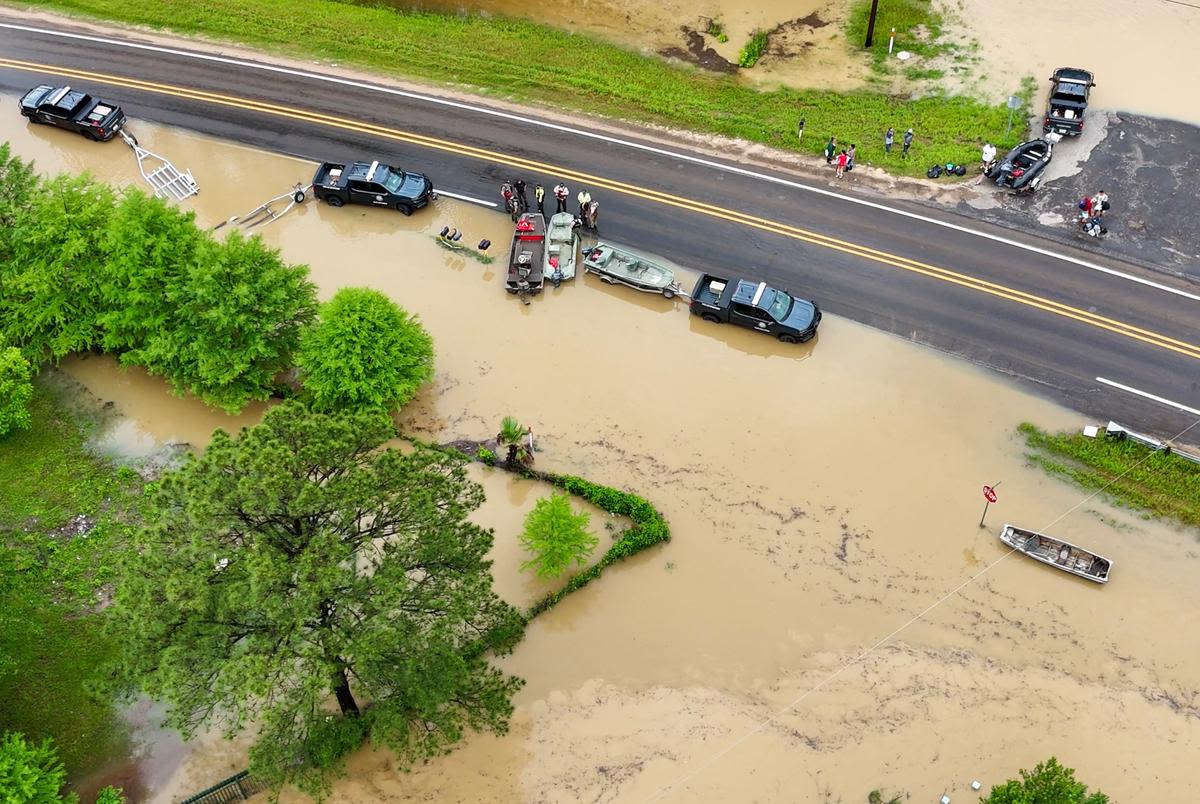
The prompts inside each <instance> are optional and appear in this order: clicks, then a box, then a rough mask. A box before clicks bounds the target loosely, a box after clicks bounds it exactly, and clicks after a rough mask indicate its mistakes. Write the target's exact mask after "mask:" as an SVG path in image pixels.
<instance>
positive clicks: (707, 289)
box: [692, 274, 730, 305]
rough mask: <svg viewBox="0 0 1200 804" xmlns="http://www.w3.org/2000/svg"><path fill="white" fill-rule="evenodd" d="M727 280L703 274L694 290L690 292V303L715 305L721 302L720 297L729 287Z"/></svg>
mask: <svg viewBox="0 0 1200 804" xmlns="http://www.w3.org/2000/svg"><path fill="white" fill-rule="evenodd" d="M729 281H730V280H728V279H722V278H721V277H719V276H713V275H712V274H704V275H703V276H701V277H700V280H699V281H698V282H697V283H696V288H695V290H693V291H692V301H695V302H699V303H700V304H711V305H715V304H718V303H719V302H720V301H721V296H723V295H724V294H725V291H726V290H727V289H728V287H729Z"/></svg>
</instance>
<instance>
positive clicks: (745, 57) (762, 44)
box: [738, 31, 767, 67]
mask: <svg viewBox="0 0 1200 804" xmlns="http://www.w3.org/2000/svg"><path fill="white" fill-rule="evenodd" d="M766 52H767V32H766V31H755V32H754V34H753V35H752V36H751V37H750V41H749V42H747V43H746V45H745V47H743V48H742V52H741V53H739V54H738V66H739V67H753V66H754V65H756V64H758V60H759V59H761V58H762V56H763V54H764V53H766Z"/></svg>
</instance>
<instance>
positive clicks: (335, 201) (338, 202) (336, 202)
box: [325, 195, 346, 207]
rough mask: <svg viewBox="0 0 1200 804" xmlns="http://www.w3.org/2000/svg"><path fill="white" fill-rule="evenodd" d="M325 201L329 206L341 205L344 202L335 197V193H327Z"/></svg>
mask: <svg viewBox="0 0 1200 804" xmlns="http://www.w3.org/2000/svg"><path fill="white" fill-rule="evenodd" d="M325 203H326V204H328V205H329V206H331V207H340V206H342V204H345V203H346V202H345V201H343V200H342V199H341V198H339V197H337V196H336V195H327V196H325Z"/></svg>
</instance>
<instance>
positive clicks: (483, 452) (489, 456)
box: [475, 447, 496, 466]
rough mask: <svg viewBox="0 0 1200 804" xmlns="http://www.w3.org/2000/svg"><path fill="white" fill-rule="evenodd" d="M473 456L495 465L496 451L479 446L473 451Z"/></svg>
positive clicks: (489, 464)
mask: <svg viewBox="0 0 1200 804" xmlns="http://www.w3.org/2000/svg"><path fill="white" fill-rule="evenodd" d="M475 457H476V458H478V459H479V460H481V461H483V462H484V463H486V464H487V465H488V466H495V465H496V453H494V452H492V451H491V450H490V449H488V448H487V447H480V448H479V450H478V451H477V452H476V453H475Z"/></svg>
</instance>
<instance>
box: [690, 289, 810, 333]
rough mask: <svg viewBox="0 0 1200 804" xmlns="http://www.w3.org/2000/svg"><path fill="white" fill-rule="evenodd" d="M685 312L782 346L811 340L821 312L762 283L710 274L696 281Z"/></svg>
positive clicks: (808, 303)
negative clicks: (772, 339) (775, 340)
mask: <svg viewBox="0 0 1200 804" xmlns="http://www.w3.org/2000/svg"><path fill="white" fill-rule="evenodd" d="M689 308H690V309H691V311H692V313H693V314H694V315H698V316H700V317H701V318H703V319H704V320H705V321H712V322H713V323H722V322H726V321H728V322H729V323H731V324H738V325H739V326H743V327H746V328H747V329H753V330H757V331H758V332H765V333H767V334H769V335H774V336H775V337H776V338H778V339H779V340H781V341H783V342H784V343H802V342H804V341H807V340H811V339H812V337H813V336H814V335H816V334H817V326H818V325H819V324H820V323H821V309H820V308H819V307H817V305H816V303H814V302H811V301H806V300H805V299H797V298H795V297H794V296H792V295H791V294H789V293H785V292H784V291H782V290H776V289H775V288H772V287H768V286H767V283H766V282H751V281H750V280H748V279H723V278H721V277H719V276H713V275H712V274H704V275H703V276H701V277H700V281H698V282H697V283H696V287H695V289H694V290H693V291H692V301H691V304H690V305H689Z"/></svg>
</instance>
